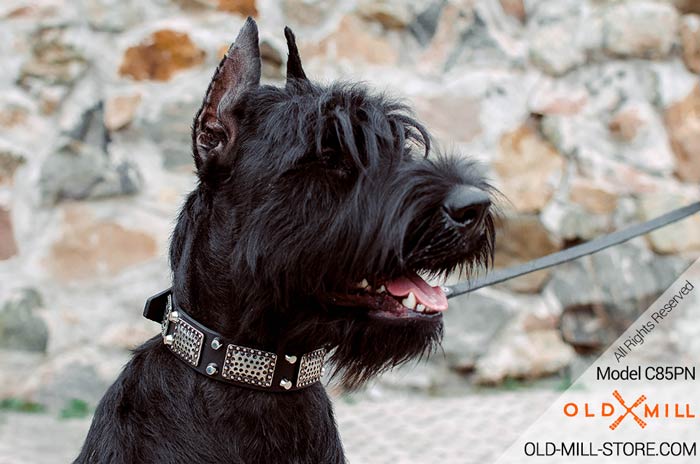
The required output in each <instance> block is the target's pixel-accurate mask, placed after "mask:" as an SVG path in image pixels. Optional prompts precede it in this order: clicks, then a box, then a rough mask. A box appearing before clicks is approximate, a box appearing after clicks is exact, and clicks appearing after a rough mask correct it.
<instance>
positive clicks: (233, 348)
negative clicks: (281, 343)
mask: <svg viewBox="0 0 700 464" xmlns="http://www.w3.org/2000/svg"><path fill="white" fill-rule="evenodd" d="M276 363H277V355H276V354H275V353H270V352H268V351H261V350H256V349H253V348H246V347H244V346H238V345H229V346H228V347H227V348H226V359H225V360H224V365H223V367H222V368H221V376H222V377H223V378H225V379H229V380H236V381H238V382H243V383H249V384H251V385H257V386H259V387H269V386H271V385H272V376H273V375H274V373H275V364H276Z"/></svg>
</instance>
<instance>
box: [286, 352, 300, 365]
mask: <svg viewBox="0 0 700 464" xmlns="http://www.w3.org/2000/svg"><path fill="white" fill-rule="evenodd" d="M284 359H286V360H287V362H288V363H289V364H294V363H295V362H297V357H296V356H289V355H288V354H285V355H284Z"/></svg>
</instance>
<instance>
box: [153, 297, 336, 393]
mask: <svg viewBox="0 0 700 464" xmlns="http://www.w3.org/2000/svg"><path fill="white" fill-rule="evenodd" d="M143 315H144V317H145V318H147V319H150V320H152V321H155V322H159V323H160V324H161V335H162V337H163V343H165V345H166V346H167V347H168V348H169V349H170V351H172V352H173V353H174V354H175V355H176V357H177V358H179V359H180V360H181V361H183V362H184V363H185V364H187V365H188V366H190V367H191V368H192V369H194V370H195V371H197V372H199V373H200V374H202V375H205V376H207V377H209V378H212V379H215V380H219V381H221V382H227V383H231V384H234V385H238V386H240V387H245V388H252V389H255V390H263V391H269V392H288V391H295V390H301V389H303V388H306V387H308V386H310V385H313V384H314V383H316V382H318V381H319V380H320V379H321V375H322V373H323V363H324V359H325V356H326V353H327V349H326V347H322V348H319V349H317V350H314V351H311V352H309V353H299V354H293V353H272V352H269V351H264V350H260V349H256V348H249V347H245V346H240V345H237V344H235V343H234V342H233V341H231V340H229V339H227V338H226V337H224V336H222V335H221V334H219V333H217V332H215V331H213V330H211V329H209V328H207V327H205V326H203V325H202V324H200V323H199V322H197V321H195V320H194V319H193V318H192V317H191V316H189V315H188V314H187V313H185V312H184V311H183V310H182V309H181V308H178V307H177V306H176V305H174V304H173V296H172V291H171V289H167V290H164V291H162V292H160V293H158V294H156V295H154V296H152V297H150V298H149V299H148V300H147V301H146V306H145V308H144V310H143Z"/></svg>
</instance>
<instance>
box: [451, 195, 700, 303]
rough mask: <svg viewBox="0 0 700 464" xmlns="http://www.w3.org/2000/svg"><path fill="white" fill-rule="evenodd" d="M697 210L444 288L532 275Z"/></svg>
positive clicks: (455, 291) (466, 288)
mask: <svg viewBox="0 0 700 464" xmlns="http://www.w3.org/2000/svg"><path fill="white" fill-rule="evenodd" d="M698 211H700V201H698V202H695V203H692V204H690V205H688V206H684V207H682V208H678V209H674V210H673V211H671V212H669V213H666V214H664V215H662V216H659V217H657V218H654V219H651V220H649V221H646V222H642V223H640V224H636V225H633V226H631V227H628V228H626V229H622V230H618V231H616V232H613V233H610V234H607V235H603V236H602V237H598V238H595V239H593V240H590V241H588V242H585V243H582V244H580V245H576V246H573V247H571V248H567V249H566V250H562V251H558V252H556V253H552V254H550V255H547V256H543V257H542V258H537V259H533V260H532V261H528V262H527V263H523V264H518V265H516V266H512V267H509V268H506V269H500V270H497V271H494V272H491V273H490V274H489V275H487V276H485V277H482V278H478V279H475V280H473V281H471V282H460V283H458V284H455V285H449V286H445V287H443V288H444V290H445V295H446V296H447V298H454V297H456V296H459V295H464V294H465V293H469V292H471V291H474V290H476V289H478V288H483V287H488V286H490V285H495V284H499V283H501V282H505V281H506V280H510V279H513V278H515V277H519V276H521V275H525V274H529V273H531V272H535V271H539V270H541V269H547V268H548V267H552V266H556V265H557V264H562V263H565V262H567V261H573V260H574V259H578V258H580V257H582V256H586V255H590V254H593V253H596V252H598V251H601V250H604V249H606V248H609V247H611V246H615V245H619V244H620V243H623V242H626V241H628V240H630V239H633V238H635V237H638V236H640V235H644V234H648V233H649V232H651V231H653V230H656V229H660V228H661V227H665V226H667V225H669V224H673V223H674V222H678V221H680V220H681V219H685V218H687V217H688V216H692V215H693V214H695V213H697V212H698Z"/></svg>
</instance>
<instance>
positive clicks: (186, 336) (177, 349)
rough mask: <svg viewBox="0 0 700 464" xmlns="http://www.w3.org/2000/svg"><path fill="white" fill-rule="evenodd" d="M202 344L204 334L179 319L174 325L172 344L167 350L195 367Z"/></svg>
mask: <svg viewBox="0 0 700 464" xmlns="http://www.w3.org/2000/svg"><path fill="white" fill-rule="evenodd" d="M203 343H204V334H203V333H202V332H200V331H199V330H197V329H195V328H194V327H193V326H192V325H190V324H188V323H187V322H185V321H184V320H182V319H180V320H178V321H177V323H176V324H175V330H174V331H173V343H172V345H170V346H169V348H170V349H171V350H172V352H173V353H175V354H177V355H178V356H180V358H182V359H183V360H184V361H185V362H187V363H189V364H192V365H193V366H195V367H197V365H198V364H199V356H200V354H201V353H202V345H203Z"/></svg>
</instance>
